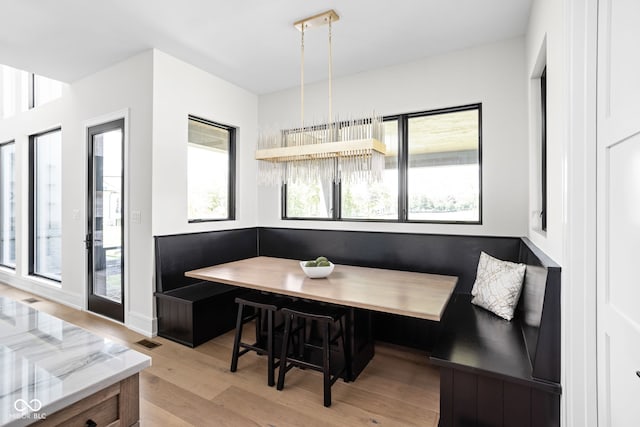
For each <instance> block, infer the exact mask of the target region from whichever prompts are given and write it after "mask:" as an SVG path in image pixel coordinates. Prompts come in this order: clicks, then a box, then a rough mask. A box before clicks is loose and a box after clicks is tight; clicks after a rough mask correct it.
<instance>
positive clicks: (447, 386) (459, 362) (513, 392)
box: [430, 239, 562, 427]
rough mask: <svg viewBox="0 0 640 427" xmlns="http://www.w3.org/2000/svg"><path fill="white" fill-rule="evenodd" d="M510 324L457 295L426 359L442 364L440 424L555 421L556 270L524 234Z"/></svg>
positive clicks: (527, 426) (546, 426)
mask: <svg viewBox="0 0 640 427" xmlns="http://www.w3.org/2000/svg"><path fill="white" fill-rule="evenodd" d="M519 261H520V262H523V263H525V264H527V272H526V275H525V279H524V284H523V290H522V295H521V297H520V301H519V303H518V307H517V309H516V313H515V317H514V319H513V320H512V321H510V322H509V321H506V320H504V319H502V318H500V317H498V316H496V315H494V314H493V313H490V312H488V311H487V310H484V309H482V308H480V307H477V306H475V305H473V304H471V299H472V297H471V295H469V294H462V293H461V294H454V295H453V296H452V298H451V301H450V302H449V305H448V306H447V309H446V311H445V314H444V316H443V318H442V321H441V325H440V326H441V333H440V337H439V339H438V341H437V343H436V344H435V346H434V348H433V352H432V353H431V357H430V359H431V362H432V363H433V364H434V365H438V366H440V424H439V425H440V427H457V426H491V427H502V426H518V427H520V426H522V427H554V426H559V425H560V395H561V392H562V389H561V386H560V304H559V302H560V267H559V266H558V265H557V264H555V263H554V262H553V261H552V260H550V259H549V258H548V257H547V256H546V255H544V254H543V253H541V252H540V251H539V250H538V249H537V248H536V247H535V246H533V245H532V244H531V242H529V241H528V240H527V239H523V240H522V246H521V249H520V254H519Z"/></svg>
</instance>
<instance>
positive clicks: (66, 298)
mask: <svg viewBox="0 0 640 427" xmlns="http://www.w3.org/2000/svg"><path fill="white" fill-rule="evenodd" d="M0 281H2V282H4V283H6V284H8V285H10V286H13V287H14V288H17V289H20V290H22V291H26V292H29V293H32V294H34V295H38V296H41V297H43V298H47V299H50V300H51V301H55V302H57V303H60V304H63V305H66V306H67V307H71V308H75V309H76V310H82V309H83V306H84V304H83V300H82V298H83V296H82V295H80V294H76V293H73V292H69V291H66V290H64V289H62V288H59V287H57V286H54V285H49V284H47V283H46V280H41V279H38V278H33V279H31V278H22V277H18V276H17V275H15V274H12V273H6V272H4V271H0ZM41 281H42V283H40V282H41Z"/></svg>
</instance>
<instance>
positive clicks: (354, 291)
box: [185, 256, 458, 378]
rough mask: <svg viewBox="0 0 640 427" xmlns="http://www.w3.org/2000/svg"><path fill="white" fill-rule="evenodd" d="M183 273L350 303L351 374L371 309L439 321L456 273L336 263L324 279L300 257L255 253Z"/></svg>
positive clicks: (368, 340)
mask: <svg viewBox="0 0 640 427" xmlns="http://www.w3.org/2000/svg"><path fill="white" fill-rule="evenodd" d="M185 275H186V276H187V277H192V278H196V279H200V280H205V281H211V282H216V283H225V284H228V285H234V286H239V287H243V288H249V289H255V290H259V291H265V292H270V293H275V294H280V295H287V296H291V297H298V298H304V299H309V300H314V301H320V302H326V303H332V304H339V305H342V306H346V307H350V308H351V314H350V324H351V326H350V330H351V331H350V332H351V337H350V339H349V341H350V346H351V354H352V356H353V358H354V362H353V363H354V365H353V367H352V371H353V373H354V378H355V376H357V374H359V373H360V372H361V371H362V369H364V366H366V364H367V363H368V361H369V360H370V359H371V358H372V357H373V354H374V348H373V333H372V330H371V328H372V321H371V311H379V312H383V313H391V314H396V315H401V316H409V317H414V318H419V319H425V320H431V321H439V320H440V318H441V317H442V314H443V312H444V309H445V308H446V306H447V302H448V301H449V298H450V297H451V295H452V293H453V290H454V289H455V286H456V283H457V281H458V278H457V277H455V276H445V275H439V274H430V273H418V272H411V271H400V270H388V269H381V268H371V267H358V266H351V265H342V264H337V265H335V268H334V270H333V272H332V273H331V274H330V275H329V276H328V277H326V278H321V279H311V278H308V277H307V276H306V275H305V274H304V272H303V271H302V268H301V267H300V261H298V260H292V259H285V258H273V257H265V256H259V257H254V258H247V259H243V260H240V261H234V262H229V263H225V264H219V265H214V266H211V267H205V268H200V269H197V270H192V271H188V272H186V273H185Z"/></svg>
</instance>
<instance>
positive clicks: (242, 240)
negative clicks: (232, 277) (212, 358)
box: [155, 228, 257, 347]
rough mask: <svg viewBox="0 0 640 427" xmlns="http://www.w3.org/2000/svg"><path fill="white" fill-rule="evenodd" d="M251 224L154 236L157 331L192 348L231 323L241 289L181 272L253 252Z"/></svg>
mask: <svg viewBox="0 0 640 427" xmlns="http://www.w3.org/2000/svg"><path fill="white" fill-rule="evenodd" d="M256 251H257V244H256V234H255V229H254V228H249V229H239V230H225V231H218V232H206V233H192V234H179V235H170V236H156V237H155V264H156V276H155V282H156V292H155V296H156V312H157V316H158V335H159V336H161V337H165V338H169V339H171V340H174V341H177V342H179V343H181V344H185V345H188V346H190V347H195V346H197V345H199V344H202V343H203V342H205V341H208V340H210V339H211V338H213V337H216V336H218V335H220V334H223V333H225V332H227V331H229V330H231V329H233V328H234V326H235V319H236V314H237V306H236V304H235V298H236V296H238V295H239V294H241V293H242V290H241V289H238V288H236V287H235V286H229V285H225V284H222V283H212V282H203V281H198V280H197V279H192V278H188V277H185V275H184V273H185V272H186V271H189V270H194V269H197V268H202V267H207V266H210V265H216V264H222V263H225V262H231V261H237V260H240V259H244V258H249V257H253V256H255V255H256Z"/></svg>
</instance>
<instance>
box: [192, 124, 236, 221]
mask: <svg viewBox="0 0 640 427" xmlns="http://www.w3.org/2000/svg"><path fill="white" fill-rule="evenodd" d="M235 135H236V130H235V128H233V127H229V126H224V125H221V124H218V123H214V122H211V121H208V120H204V119H200V118H197V117H192V116H189V137H188V143H187V174H188V175H187V204H188V220H189V222H201V221H216V220H229V219H234V218H235Z"/></svg>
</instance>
